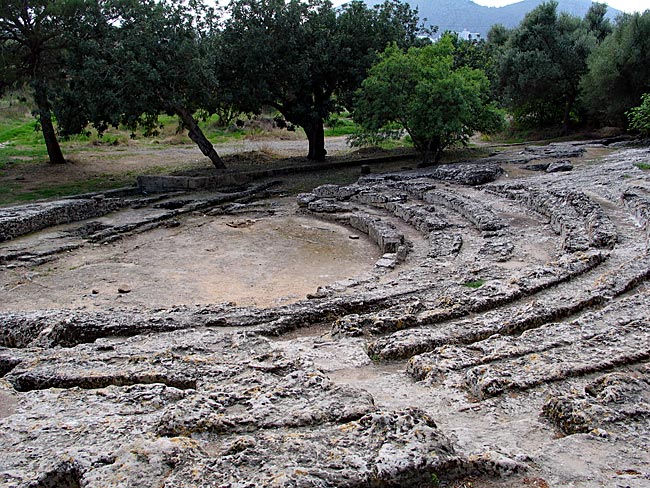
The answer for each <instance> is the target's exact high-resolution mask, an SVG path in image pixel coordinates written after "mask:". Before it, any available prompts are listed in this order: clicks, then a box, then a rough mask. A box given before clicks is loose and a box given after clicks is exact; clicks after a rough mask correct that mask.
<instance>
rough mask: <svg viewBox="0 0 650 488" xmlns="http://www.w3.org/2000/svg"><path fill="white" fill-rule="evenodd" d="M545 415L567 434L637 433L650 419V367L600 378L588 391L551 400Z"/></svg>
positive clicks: (592, 383)
mask: <svg viewBox="0 0 650 488" xmlns="http://www.w3.org/2000/svg"><path fill="white" fill-rule="evenodd" d="M542 414H543V415H544V416H545V417H546V418H548V419H549V420H550V421H551V422H553V424H555V425H556V426H557V427H558V428H559V429H560V430H561V431H562V432H563V433H564V434H567V435H570V434H576V433H580V432H591V431H594V430H596V429H607V430H611V429H616V430H628V431H629V430H632V431H633V430H635V429H634V427H635V424H637V423H647V419H648V418H650V370H649V368H648V366H647V365H645V366H642V367H640V368H638V369H634V370H632V371H629V372H625V373H609V374H606V375H604V376H601V377H599V378H597V379H596V380H594V381H592V382H591V383H589V384H588V385H587V386H585V388H584V392H582V393H577V392H564V393H563V394H561V395H555V396H553V397H550V398H549V399H548V400H547V402H546V403H545V404H544V407H543V410H542Z"/></svg>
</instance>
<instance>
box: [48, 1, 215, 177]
mask: <svg viewBox="0 0 650 488" xmlns="http://www.w3.org/2000/svg"><path fill="white" fill-rule="evenodd" d="M102 22H103V24H102V25H95V26H94V29H96V30H98V31H100V32H102V36H101V39H96V40H93V41H92V42H85V43H78V44H77V45H76V46H75V47H76V49H75V51H74V52H73V53H71V55H70V56H69V58H68V65H69V77H70V80H71V81H70V83H69V84H68V87H69V89H68V90H66V91H65V92H64V93H63V94H62V96H61V97H60V98H59V101H60V103H59V104H58V105H57V109H58V110H57V115H58V116H59V118H60V123H61V126H62V129H63V131H64V132H66V133H75V132H78V131H80V130H82V129H83V127H85V125H86V124H87V123H89V122H90V123H92V124H93V125H94V126H95V127H96V128H97V129H98V130H99V131H100V132H102V131H104V130H105V129H106V128H107V127H108V126H118V125H120V124H123V125H126V126H127V127H129V128H130V129H132V130H134V131H135V130H136V129H137V128H138V127H142V128H143V129H144V130H145V133H146V134H151V133H154V132H155V131H156V129H157V124H158V123H157V120H158V116H159V115H162V114H167V115H177V116H178V117H179V119H180V121H181V124H182V126H183V128H185V129H187V130H188V133H189V136H190V139H192V140H193V141H194V142H195V143H196V144H197V145H198V146H199V148H200V149H201V151H202V152H203V154H204V155H205V156H207V157H208V158H210V160H211V161H212V163H213V164H214V165H215V166H216V167H217V168H223V167H224V163H223V161H222V160H221V158H220V157H219V155H218V154H217V153H216V151H215V150H214V147H213V146H212V144H211V143H210V141H208V140H207V138H206V137H205V136H204V134H203V132H202V131H201V129H200V128H199V125H198V123H197V121H196V120H195V116H194V114H195V113H196V112H197V111H198V110H203V111H204V112H205V113H210V112H213V111H214V110H215V104H216V103H218V102H217V100H218V97H217V91H218V87H217V83H216V80H215V78H214V76H213V72H212V62H213V42H214V39H213V36H214V34H213V32H212V26H213V25H214V24H215V23H216V18H215V17H214V14H213V12H212V11H211V10H210V9H208V8H207V7H206V6H205V5H203V4H202V3H200V2H198V1H193V2H190V3H189V4H187V3H185V2H182V1H179V0H166V1H164V2H161V1H157V0H123V1H120V2H116V3H115V4H113V5H112V6H111V8H110V9H105V10H104V17H103V19H102ZM79 107H81V108H79Z"/></svg>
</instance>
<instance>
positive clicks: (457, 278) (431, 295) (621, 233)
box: [0, 143, 650, 488]
mask: <svg viewBox="0 0 650 488" xmlns="http://www.w3.org/2000/svg"><path fill="white" fill-rule="evenodd" d="M603 151H605V149H604V147H603V146H602V145H601V144H587V143H575V144H571V143H569V144H566V143H565V144H556V145H549V146H534V147H532V146H531V147H527V148H525V149H523V150H522V149H519V150H515V151H510V152H501V153H498V154H495V155H493V156H491V157H489V158H486V159H485V160H482V161H480V162H479V163H478V164H477V163H463V164H457V165H445V166H439V167H435V168H430V169H422V170H414V171H405V172H402V173H391V174H386V175H378V174H373V175H368V176H364V177H362V178H361V179H360V180H359V181H358V182H357V183H355V184H351V185H345V186H337V185H324V186H321V187H318V188H316V189H314V190H313V192H311V193H308V194H302V195H300V196H299V197H298V200H297V203H296V206H295V209H294V211H295V212H297V213H298V214H299V215H301V217H304V218H310V219H314V221H315V222H318V221H321V222H322V221H328V222H335V223H336V224H343V225H345V226H347V227H348V228H349V236H350V238H354V239H357V238H359V236H360V235H365V236H366V237H367V238H368V239H369V240H370V241H371V242H372V243H374V245H375V246H376V248H377V250H378V254H379V255H380V256H381V257H380V259H379V260H377V261H376V264H375V265H374V268H373V269H371V270H369V272H367V273H365V274H364V275H363V276H350V277H349V278H347V279H344V280H341V281H338V282H336V283H330V284H328V285H324V286H322V287H319V288H318V289H317V290H315V291H314V293H311V294H310V295H309V298H305V299H302V300H298V301H296V302H295V303H292V304H289V305H284V306H277V307H269V308H255V307H238V306H236V305H234V304H230V303H205V304H189V303H188V304H184V305H180V304H175V305H174V306H172V305H171V304H170V306H169V307H164V308H156V309H154V308H153V307H151V308H147V307H138V308H126V307H122V308H120V307H110V308H103V307H96V308H94V309H93V308H86V309H75V310H68V309H65V308H61V309H52V310H28V311H14V312H0V344H1V346H2V347H0V374H1V375H2V379H1V380H0V444H1V445H2V446H3V454H2V457H0V484H1V485H2V486H8V487H21V488H22V487H28V486H31V487H49V486H62V487H68V486H69V487H76V486H84V487H86V486H87V487H110V486H115V487H118V486H120V487H123V486H133V487H136V486H138V487H141V486H168V487H172V486H174V487H176V486H187V487H190V486H191V487H195V486H205V487H208V486H219V487H240V488H242V487H262V486H269V487H271V486H278V487H279V486H283V487H290V486H291V487H298V486H300V487H332V488H333V487H357V486H358V487H361V486H377V487H380V486H381V487H384V486H402V487H413V486H423V487H425V486H440V485H442V486H463V483H464V481H463V480H464V479H465V480H466V481H467V483H470V482H471V483H472V486H477V487H481V486H486V487H487V486H505V487H515V486H533V485H532V483H536V484H535V485H534V486H574V487H600V486H630V487H644V486H647V484H648V483H649V482H650V455H648V452H650V451H649V447H650V446H649V445H648V438H650V423H649V422H648V419H649V418H650V407H649V404H650V396H649V393H648V392H649V391H650V387H649V384H650V383H649V376H648V365H649V364H650V363H649V361H650V342H649V341H650V322H649V318H648V317H650V308H649V305H648V303H650V302H649V300H648V293H650V292H649V289H650V288H649V287H648V284H647V281H648V278H649V277H650V255H649V254H648V252H649V251H648V242H649V241H648V232H649V229H650V225H649V218H650V175H648V173H647V172H644V171H643V170H641V169H639V168H638V167H637V166H635V163H639V162H647V161H648V160H649V159H650V150H648V149H642V148H641V149H638V148H637V149H618V150H611V149H608V150H607V151H608V152H609V153H610V154H609V155H608V156H607V157H601V158H599V159H597V160H594V159H589V155H590V154H592V153H594V152H596V153H598V154H603ZM567 160H570V161H568V162H567ZM560 164H561V165H564V166H565V168H566V167H568V165H570V166H572V167H573V169H572V170H571V171H559V172H540V171H535V170H536V169H542V166H543V165H545V166H544V168H543V169H544V170H546V169H547V168H549V167H550V166H551V165H555V166H558V165H560ZM526 165H528V166H529V168H528V169H526ZM532 165H535V166H539V168H533V167H532ZM502 167H507V168H509V171H513V170H512V168H516V169H517V174H521V176H517V177H512V176H509V175H506V174H505V173H504V171H503V169H502ZM256 191H263V189H262V190H261V189H259V188H258V189H257V190H256ZM254 192H255V190H254V189H252V190H249V191H248V192H244V193H237V194H236V195H231V196H227V195H213V196H205V195H204V196H203V197H201V198H200V199H196V198H195V197H193V196H192V195H183V196H167V197H157V198H156V199H152V200H147V199H145V200H141V201H139V202H138V204H137V205H136V204H133V202H131V204H129V205H127V207H128V209H125V210H122V212H124V214H122V215H125V216H126V215H128V219H129V222H128V224H129V226H127V227H122V228H119V229H118V228H116V226H115V225H106V224H104V223H97V221H93V220H90V221H82V222H79V223H78V225H77V226H76V227H75V229H73V230H74V232H70V233H68V234H59V235H58V236H57V237H56V238H55V239H50V240H46V239H41V240H38V239H34V240H25V241H21V240H17V241H15V242H13V243H12V242H11V241H10V244H11V246H7V245H6V244H4V245H3V246H0V256H1V257H0V266H1V267H2V269H4V270H6V269H15V267H20V268H21V269H23V268H24V269H25V270H30V269H32V268H34V267H37V266H39V263H42V262H43V261H42V260H43V259H45V260H47V262H53V263H55V262H56V260H57V259H59V258H60V256H61V255H63V254H64V253H83V252H84V249H85V248H86V247H87V246H88V245H89V244H88V243H99V242H107V243H110V242H112V241H111V240H112V239H122V240H126V241H128V240H129V239H132V238H133V236H135V235H138V234H140V233H142V232H146V231H147V229H150V228H154V227H155V226H157V225H163V223H164V225H176V224H174V222H178V224H179V225H183V222H185V220H184V219H187V218H190V217H189V216H190V215H191V214H192V212H197V211H200V212H202V213H203V214H204V215H205V218H221V217H222V216H224V215H229V214H233V215H235V214H236V215H238V216H239V220H237V221H235V220H233V222H232V225H233V226H241V227H242V228H246V227H247V226H249V225H251V224H250V222H253V219H252V216H253V215H255V212H260V211H261V210H260V209H259V208H257V207H254V206H248V205H247V203H246V202H243V203H242V202H241V201H236V202H235V203H230V201H231V200H237V199H238V198H242V197H249V198H250V197H251V196H252V194H253V193H254ZM135 207H138V208H135ZM238 228H239V227H238ZM116 236H117V237H116ZM27 242H37V243H38V246H40V247H38V248H37V249H30V248H29V246H28V245H26V244H21V243H27ZM102 245H109V244H102ZM21 246H22V247H21ZM9 249H12V251H11V252H9ZM40 266H42V264H40ZM454 483H456V485H454Z"/></svg>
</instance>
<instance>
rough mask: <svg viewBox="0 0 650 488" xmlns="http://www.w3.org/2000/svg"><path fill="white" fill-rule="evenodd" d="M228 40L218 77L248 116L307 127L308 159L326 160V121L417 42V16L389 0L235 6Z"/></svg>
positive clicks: (268, 1) (247, 1)
mask: <svg viewBox="0 0 650 488" xmlns="http://www.w3.org/2000/svg"><path fill="white" fill-rule="evenodd" d="M228 12H229V18H228V20H227V21H226V24H225V28H224V30H223V32H222V35H221V49H220V55H219V59H218V62H217V63H216V64H217V73H218V74H217V76H216V78H218V79H219V80H221V82H222V83H224V84H226V85H229V86H236V87H237V91H238V93H239V96H238V97H237V99H238V104H239V108H240V109H241V110H242V111H246V112H257V111H259V110H260V109H261V108H262V107H263V106H271V107H273V108H275V109H276V110H278V111H279V112H280V113H281V114H282V115H283V116H284V117H285V118H286V119H287V120H288V121H290V122H292V123H293V124H295V125H298V126H300V127H302V128H303V129H304V130H305V133H306V135H307V138H308V140H309V153H308V156H307V157H308V158H309V159H312V160H318V161H320V160H323V159H324V158H325V155H326V150H325V137H324V128H323V124H324V120H325V119H326V118H327V117H328V116H329V115H330V114H331V113H332V112H334V111H336V110H338V109H339V107H340V104H341V103H342V102H344V101H345V100H349V99H350V98H351V97H350V93H352V92H353V91H354V90H355V89H356V88H357V87H358V86H359V84H360V83H361V81H362V80H363V78H364V77H365V74H366V72H367V70H368V68H369V67H370V66H371V64H372V62H373V61H374V60H375V59H376V57H375V56H376V53H377V52H379V51H381V50H383V49H384V48H385V47H386V45H387V43H388V42H392V41H396V42H399V43H400V44H403V45H410V44H412V43H415V42H417V39H418V38H417V33H418V19H417V13H416V12H415V11H413V10H411V8H410V7H408V5H405V4H402V3H401V2H399V1H397V0H389V1H387V2H385V3H384V4H382V5H381V6H379V7H377V8H374V9H370V8H368V7H367V6H366V5H365V4H364V3H363V2H361V1H353V2H351V3H349V4H346V5H344V6H343V7H341V8H340V9H339V10H336V9H334V8H333V6H332V3H331V2H330V1H329V0H305V1H300V0H286V1H285V0H232V1H231V3H230V5H229V7H228Z"/></svg>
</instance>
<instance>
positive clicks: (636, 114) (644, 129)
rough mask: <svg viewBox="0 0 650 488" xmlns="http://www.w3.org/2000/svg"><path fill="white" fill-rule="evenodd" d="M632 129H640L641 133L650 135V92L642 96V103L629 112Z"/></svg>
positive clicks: (628, 116) (646, 135)
mask: <svg viewBox="0 0 650 488" xmlns="http://www.w3.org/2000/svg"><path fill="white" fill-rule="evenodd" d="M627 118H628V120H629V121H630V129H632V130H635V131H638V132H639V133H640V134H641V135H643V136H645V137H648V136H650V93H644V94H643V95H642V96H641V105H639V106H638V107H634V108H632V109H630V111H629V112H627Z"/></svg>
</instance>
